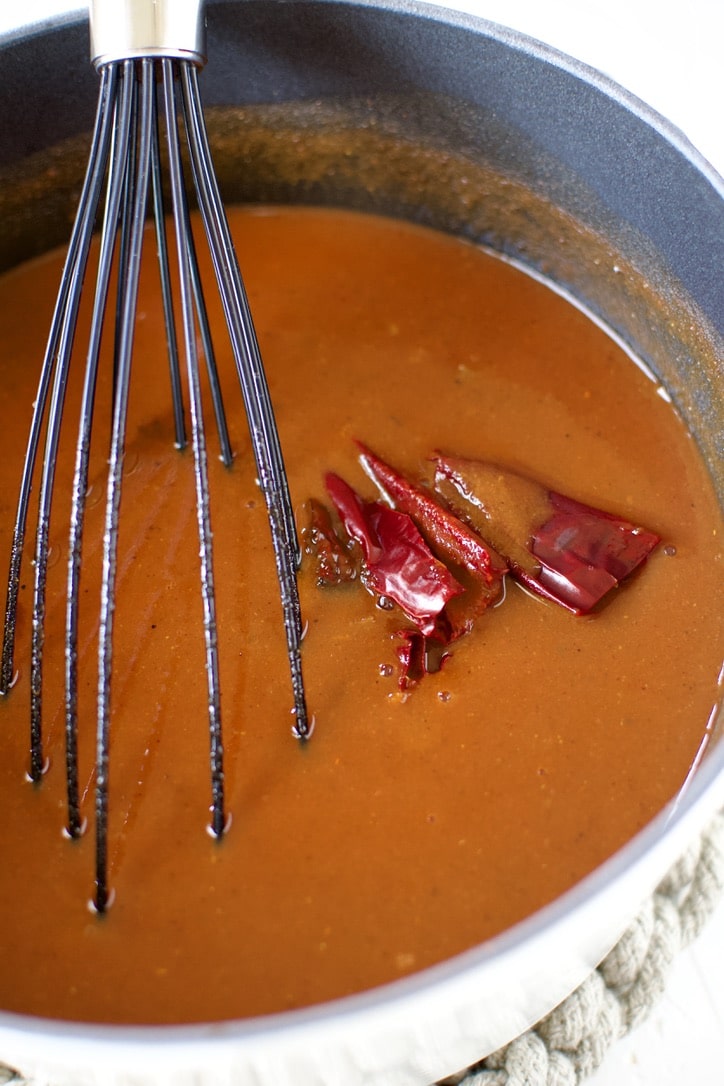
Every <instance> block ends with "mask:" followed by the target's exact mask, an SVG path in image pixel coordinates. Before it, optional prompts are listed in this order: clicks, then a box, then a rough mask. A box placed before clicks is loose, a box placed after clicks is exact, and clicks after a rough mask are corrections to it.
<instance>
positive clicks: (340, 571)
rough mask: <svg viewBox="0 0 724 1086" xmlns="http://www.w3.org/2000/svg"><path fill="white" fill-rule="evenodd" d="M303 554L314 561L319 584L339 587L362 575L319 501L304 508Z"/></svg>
mask: <svg viewBox="0 0 724 1086" xmlns="http://www.w3.org/2000/svg"><path fill="white" fill-rule="evenodd" d="M302 516H303V519H302V523H301V528H300V532H299V535H300V537H301V543H302V551H303V553H304V554H306V555H308V556H309V557H310V558H311V559H312V561H313V562H314V569H315V574H316V580H317V584H318V585H319V586H320V587H323V586H325V585H338V584H343V583H344V582H346V581H354V580H356V578H357V577H358V576H359V563H358V562H355V560H354V557H353V555H352V554H351V552H350V550H349V549H348V548H347V547H345V546H344V544H343V543H342V541H341V540H340V538H339V536H338V535H337V533H336V531H335V529H334V525H333V523H332V517H331V515H330V512H329V510H328V509H327V507H326V506H325V505H323V504H322V502H320V501H317V499H316V498H310V499H309V501H307V502H305V503H304V505H303V506H302Z"/></svg>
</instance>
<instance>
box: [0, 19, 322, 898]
mask: <svg viewBox="0 0 724 1086" xmlns="http://www.w3.org/2000/svg"><path fill="white" fill-rule="evenodd" d="M204 36H205V35H204V22H203V12H202V9H201V4H200V3H199V2H198V0H193V2H192V3H188V2H181V0H165V2H159V0H125V2H124V3H122V2H120V0H96V2H95V3H94V4H92V5H91V46H92V57H93V62H94V64H95V65H96V67H97V69H98V71H99V76H100V90H99V98H98V105H97V112H96V118H95V124H94V129H93V134H92V140H91V148H90V153H89V161H88V167H87V172H86V175H85V180H84V183H83V187H82V191H81V195H80V199H79V207H78V212H77V216H76V219H75V224H74V226H73V230H72V234H71V238H70V242H69V246H68V253H67V257H66V261H65V265H64V269H63V274H62V278H61V282H60V287H59V292H58V297H57V302H56V306H55V310H54V313H53V317H52V322H51V327H50V332H49V336H48V341H47V348H46V352H45V357H44V360H43V365H42V370H41V376H40V381H39V387H38V394H37V398H36V402H35V405H34V409H33V416H32V422H31V429H30V435H29V439H28V445H27V451H26V456H25V462H24V468H23V472H22V478H21V483H20V492H19V499H18V506H17V515H16V520H15V526H14V532H13V539H12V547H11V555H10V568H9V574H8V590H7V603H6V609H5V622H4V636H3V646H2V662H1V665H0V692H1V693H3V694H7V693H8V692H9V691H10V688H11V686H12V683H13V674H14V655H15V641H16V622H17V608H18V591H19V586H20V580H21V566H22V562H23V557H24V552H25V548H26V533H27V528H28V518H29V506H30V494H31V490H32V487H33V483H34V481H37V483H38V488H39V489H38V498H37V506H38V513H37V527H36V532H35V543H34V552H33V559H34V560H33V565H34V588H33V606H32V634H31V661H30V765H29V776H30V779H31V780H33V781H35V782H37V781H39V780H40V779H41V777H42V775H43V772H44V752H43V725H42V721H43V647H44V636H45V609H46V580H47V570H48V556H49V527H50V519H51V507H52V503H53V497H54V482H55V474H56V463H57V457H58V446H59V440H60V434H61V427H62V422H63V408H64V402H65V392H66V387H67V384H68V379H69V370H70V367H71V354H72V352H73V346H74V341H75V338H76V328H77V321H78V312H79V307H80V301H81V294H82V291H83V282H84V279H85V277H86V275H87V272H88V264H89V251H90V247H91V238H92V235H93V234H94V231H95V230H96V226H97V224H98V222H100V231H99V233H100V240H99V248H98V262H97V267H96V271H95V292H94V297H93V306H92V315H91V321H90V330H89V335H88V343H87V348H86V349H85V372H84V376H83V386H82V400H81V407H80V414H79V425H78V436H77V444H76V453H75V469H74V475H73V483H72V493H71V502H70V537H69V549H68V570H67V593H66V618H65V643H64V653H65V751H66V759H65V760H66V780H67V807H68V814H67V832H68V835H69V836H70V837H71V838H76V837H78V836H80V835H81V833H82V832H83V828H84V827H83V820H82V817H81V809H80V800H79V788H78V682H79V676H78V600H79V583H80V577H81V568H82V564H83V557H82V556H83V533H84V523H85V514H86V495H87V491H88V475H89V458H90V446H91V435H92V432H93V421H94V403H95V393H96V386H97V382H98V373H99V358H100V344H101V337H102V331H103V328H104V324H105V322H106V320H107V319H108V318H107V315H106V311H107V310H109V309H114V316H113V318H112V319H114V321H115V327H114V350H113V385H112V387H113V412H112V422H111V431H110V444H109V450H108V472H107V490H106V504H105V516H104V530H103V558H102V581H101V595H100V625H99V634H98V677H97V720H96V746H95V773H96V780H95V842H96V844H95V892H94V898H93V903H94V905H95V908H96V909H97V910H98V912H100V913H103V912H105V910H106V909H107V907H108V905H109V902H110V900H111V895H110V890H109V879H108V791H109V789H108V778H109V746H110V742H109V739H110V737H109V722H110V716H111V691H112V672H113V616H114V599H115V591H116V565H117V552H118V535H119V519H120V508H121V489H122V487H121V483H122V475H123V464H124V441H125V433H126V421H127V412H128V401H129V388H130V383H131V370H132V358H133V339H134V323H135V318H136V307H137V299H138V288H139V272H140V264H141V253H142V247H143V237H144V227H145V223H146V218H147V215H148V211H149V205H150V207H151V209H152V215H153V220H154V224H155V235H156V248H157V252H158V264H159V274H160V283H161V292H162V299H163V309H164V320H165V327H166V337H167V346H168V359H169V378H170V388H171V397H172V403H173V417H174V429H175V433H174V440H175V443H176V445H177V446H178V447H179V448H183V447H185V446H187V444H188V443H189V440H190V444H191V448H192V452H193V464H194V480H195V500H196V520H197V524H198V536H199V554H200V585H201V597H202V602H203V625H204V637H205V659H206V671H207V676H208V729H209V751H210V776H211V805H210V810H211V823H210V830H211V831H212V833H213V834H214V835H215V836H217V837H220V836H221V835H222V834H223V833H224V829H225V825H226V822H227V814H226V810H225V799H224V761H223V758H224V752H223V740H222V726H221V691H220V684H219V662H218V643H217V620H216V594H215V587H214V570H213V554H212V531H211V522H210V495H209V480H208V470H207V446H206V434H205V427H204V416H203V404H202V384H201V375H200V359H199V353H201V355H202V356H203V364H204V365H205V368H206V373H207V380H208V387H209V389H210V392H211V399H212V405H213V416H214V419H215V425H216V430H217V433H218V440H219V447H220V455H221V458H222V460H223V462H224V463H225V464H226V465H229V464H230V463H231V461H232V458H233V453H232V448H231V442H230V437H229V431H228V427H227V422H226V417H225V412H224V402H223V398H222V393H221V387H220V382H219V376H218V373H217V370H216V363H215V358H214V349H213V344H212V342H211V334H210V331H209V323H208V319H207V312H206V304H205V301H204V293H203V288H202V283H201V276H200V272H199V265H198V261H197V255H196V250H195V242H194V238H193V235H192V231H191V221H190V209H189V200H188V197H187V178H186V176H185V173H188V165H185V163H186V162H190V173H191V184H190V185H189V190H193V191H194V192H195V195H196V200H197V202H198V206H199V209H200V212H201V218H202V221H203V224H204V228H205V234H206V238H207V241H208V245H209V250H210V254H211V260H212V264H213V267H214V271H215V276H216V281H217V285H218V290H219V294H220V298H221V302H222V308H223V311H224V315H225V318H226V324H227V327H228V332H229V337H230V341H231V346H232V350H233V355H234V360H235V364H236V371H237V374H238V380H239V386H240V389H241V393H242V396H243V403H244V409H245V412H246V416H247V420H248V424H249V432H250V436H251V445H252V449H253V453H254V458H255V463H256V471H257V476H258V481H259V485H260V488H261V490H262V492H263V494H264V498H265V501H266V506H267V511H268V517H269V524H270V530H271V539H272V544H273V550H274V556H275V562H276V569H277V574H278V579H279V587H280V593H281V603H282V614H283V621H284V628H285V635H286V644H287V654H288V659H289V665H290V672H291V687H292V696H293V709H292V712H293V714H294V727H293V731H294V734H295V735H296V736H297V738H298V739H300V740H305V739H307V738H308V736H309V735H310V733H311V724H310V720H309V718H308V715H307V707H306V701H305V691H304V683H303V676H302V666H301V640H302V621H301V609H300V602H299V592H298V586H297V569H298V566H299V562H300V550H299V545H298V541H297V536H296V529H295V525H294V517H293V512H292V505H291V500H290V495H289V488H288V483H287V476H286V471H285V467H284V462H283V458H282V452H281V448H280V442H279V436H278V432H277V427H276V423H275V418H274V412H273V408H272V403H271V398H270V394H269V389H268V386H267V381H266V377H265V374H264V368H263V364H262V360H261V356H260V352H259V346H258V343H257V338H256V334H255V330H254V325H253V321H252V316H251V312H250V308H249V303H248V300H247V296H246V292H245V288H244V285H243V282H242V278H241V274H240V272H239V267H238V263H237V259H236V255H235V252H234V246H233V242H232V239H231V235H230V231H229V227H228V223H227V219H226V215H225V211H224V207H223V203H222V200H221V196H220V192H219V188H218V184H217V181H216V177H215V174H214V169H213V164H212V159H211V153H210V149H209V144H208V138H207V134H206V128H205V123H204V117H203V112H202V106H201V98H200V93H199V85H198V69H199V67H201V65H202V64H203V63H204V60H205V58H204ZM164 141H165V156H164V155H162V146H163V143H164ZM164 158H165V162H166V164H167V165H166V167H165V169H164V168H162V161H164ZM166 172H167V179H166V180H167V184H168V188H169V190H170V194H171V200H170V204H171V206H170V212H169V221H170V223H171V224H172V226H171V230H172V235H173V238H174V241H175V243H174V245H173V246H169V239H168V238H167V233H166V231H167V227H166V217H167V210H166V206H165V202H164V195H163V187H164V185H163V181H164V176H163V175H164V174H165V173H166ZM172 249H175V253H176V261H177V269H176V271H177V281H178V298H179V304H178V308H179V309H180V317H179V318H177V315H176V313H175V307H174V302H173V298H172V289H171V255H170V254H171V251H172ZM114 266H115V267H116V268H117V286H116V297H115V299H114V300H112V299H111V298H110V297H109V295H110V293H111V277H112V269H113V268H114ZM197 333H198V337H199V341H200V343H201V347H202V350H201V352H199V350H198V348H197ZM182 365H183V366H185V373H186V386H187V389H188V393H187V396H188V404H185V403H184V393H183V381H182V372H181V371H182ZM187 414H188V431H189V432H190V436H189V434H187V419H186V416H187Z"/></svg>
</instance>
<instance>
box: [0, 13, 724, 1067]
mask: <svg viewBox="0 0 724 1086" xmlns="http://www.w3.org/2000/svg"><path fill="white" fill-rule="evenodd" d="M0 6H1V8H2V10H0V31H2V30H5V29H7V28H9V27H12V26H14V25H16V24H17V23H18V22H19V21H21V20H22V21H23V22H32V21H34V20H35V19H43V18H46V17H48V16H50V15H52V14H54V13H56V12H58V11H65V10H69V9H70V10H74V9H76V8H80V7H81V6H82V5H80V4H75V3H69V2H68V0H65V2H63V0H23V4H22V5H21V6H20V5H18V6H16V5H14V4H13V5H12V6H11V4H10V3H8V2H7V0H6V2H4V3H3V4H2V5H0ZM447 6H449V7H454V8H456V9H458V10H461V11H467V12H470V13H472V14H477V15H482V16H483V17H485V18H487V19H491V20H493V21H494V22H498V23H501V24H504V25H506V26H510V27H513V28H514V29H516V30H521V31H523V32H525V33H527V34H530V35H531V36H532V37H534V38H537V39H539V40H540V41H543V42H546V43H547V44H549V45H552V46H554V47H555V48H557V49H559V50H561V51H562V52H564V53H568V54H570V55H572V56H575V57H577V58H578V59H580V60H583V61H584V62H585V63H587V64H590V65H591V66H592V67H594V68H597V69H598V70H599V71H601V72H604V73H605V74H606V75H608V76H610V77H611V78H612V79H614V80H615V81H616V82H617V83H619V84H621V86H623V87H625V88H626V89H627V90H629V91H631V92H632V93H633V94H635V95H636V96H637V97H639V98H641V99H642V100H643V101H645V102H647V103H648V104H649V105H650V106H652V107H653V108H654V109H656V110H657V111H658V112H659V113H661V114H662V115H663V116H665V117H667V118H668V119H669V120H670V121H672V122H673V123H674V124H675V125H676V127H677V128H678V129H679V130H680V131H681V132H683V134H684V135H685V136H686V137H687V138H688V140H689V141H690V142H691V143H692V145H693V146H694V147H695V148H696V149H697V150H698V151H699V152H700V153H701V154H702V155H703V156H704V157H705V158H706V159H708V161H709V162H710V164H711V165H712V166H714V167H715V169H716V170H717V171H718V172H719V173H720V174H724V0H686V2H681V3H668V4H666V3H662V2H661V0H457V2H455V3H451V4H448V5H447ZM19 12H22V15H20V14H19ZM722 1084H724V904H722V905H720V907H719V908H718V910H717V912H716V913H715V916H714V917H713V918H712V920H711V921H710V922H709V924H708V926H707V928H706V929H705V931H704V932H703V934H702V935H701V936H700V938H699V939H698V940H697V941H696V943H695V944H694V945H693V946H692V947H691V948H690V949H689V950H687V951H685V952H683V953H682V954H680V955H679V957H678V958H677V960H676V962H675V963H674V966H673V969H672V973H671V976H670V980H669V983H668V987H667V991H666V993H665V994H664V996H663V998H662V999H661V1001H660V1002H659V1003H658V1004H657V1006H656V1008H655V1009H654V1011H653V1012H652V1014H651V1016H650V1018H649V1019H648V1021H647V1022H646V1023H644V1024H643V1025H642V1026H640V1027H639V1028H638V1029H637V1030H636V1031H635V1032H634V1033H633V1034H631V1035H630V1036H628V1037H626V1038H624V1039H623V1040H622V1041H620V1042H618V1044H617V1045H616V1046H615V1047H614V1048H613V1049H612V1050H611V1051H610V1052H609V1054H608V1056H607V1058H606V1061H605V1062H604V1064H603V1066H602V1067H601V1068H600V1069H599V1071H598V1072H596V1074H595V1075H594V1076H593V1077H592V1078H590V1079H588V1080H587V1086H722ZM340 1086H342V1084H340Z"/></svg>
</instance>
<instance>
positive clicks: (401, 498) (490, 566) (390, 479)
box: [356, 441, 508, 585]
mask: <svg viewBox="0 0 724 1086" xmlns="http://www.w3.org/2000/svg"><path fill="white" fill-rule="evenodd" d="M356 444H357V447H358V448H359V450H360V463H361V464H362V467H363V468H364V469H365V471H366V472H367V474H368V475H369V476H370V478H371V479H372V480H373V481H374V482H375V483H376V484H377V486H378V487H379V488H380V490H381V491H382V492H383V494H385V495H386V496H387V497H388V498H389V500H390V503H391V504H392V505H393V506H394V507H395V509H399V510H400V512H401V513H408V514H409V515H410V516H411V517H412V518H413V519H414V520H415V521H416V523H417V524H418V526H419V527H420V529H421V531H422V532H424V533H425V535H426V536H427V538H428V539H429V540H430V541H431V542H432V543H433V544H434V545H435V547H436V548H437V549H438V551H439V552H441V553H442V554H443V555H444V557H446V558H448V559H450V560H451V561H453V562H456V563H458V564H459V565H461V566H464V567H465V568H466V569H468V570H470V572H471V573H475V574H481V575H482V576H483V578H484V579H485V581H486V583H487V584H488V585H493V584H496V583H497V584H499V582H500V578H501V577H502V576H503V574H504V573H506V572H507V569H508V564H507V562H506V561H505V560H504V559H503V558H501V556H500V555H499V554H497V553H496V551H495V550H493V548H492V547H490V546H489V545H488V544H487V543H486V542H485V541H484V540H483V539H481V538H480V536H479V535H478V534H476V533H475V532H472V531H471V530H470V528H469V527H468V526H467V525H466V524H464V523H463V522H462V521H461V520H460V519H459V518H458V517H456V516H454V514H453V513H451V512H450V510H449V509H447V508H445V507H443V506H442V505H440V502H439V501H437V499H436V498H434V497H433V496H432V495H431V494H428V493H427V492H426V491H425V490H423V489H422V488H421V487H419V486H415V484H414V483H411V482H410V481H409V480H408V479H406V478H405V477H404V475H401V474H400V473H399V472H398V471H397V470H396V469H395V468H393V467H391V466H390V465H389V464H386V463H385V461H384V460H380V458H379V457H378V456H376V455H375V454H374V453H373V452H372V451H371V450H370V449H368V448H367V447H366V446H365V445H363V444H362V443H361V442H359V441H358V442H357V443H356Z"/></svg>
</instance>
